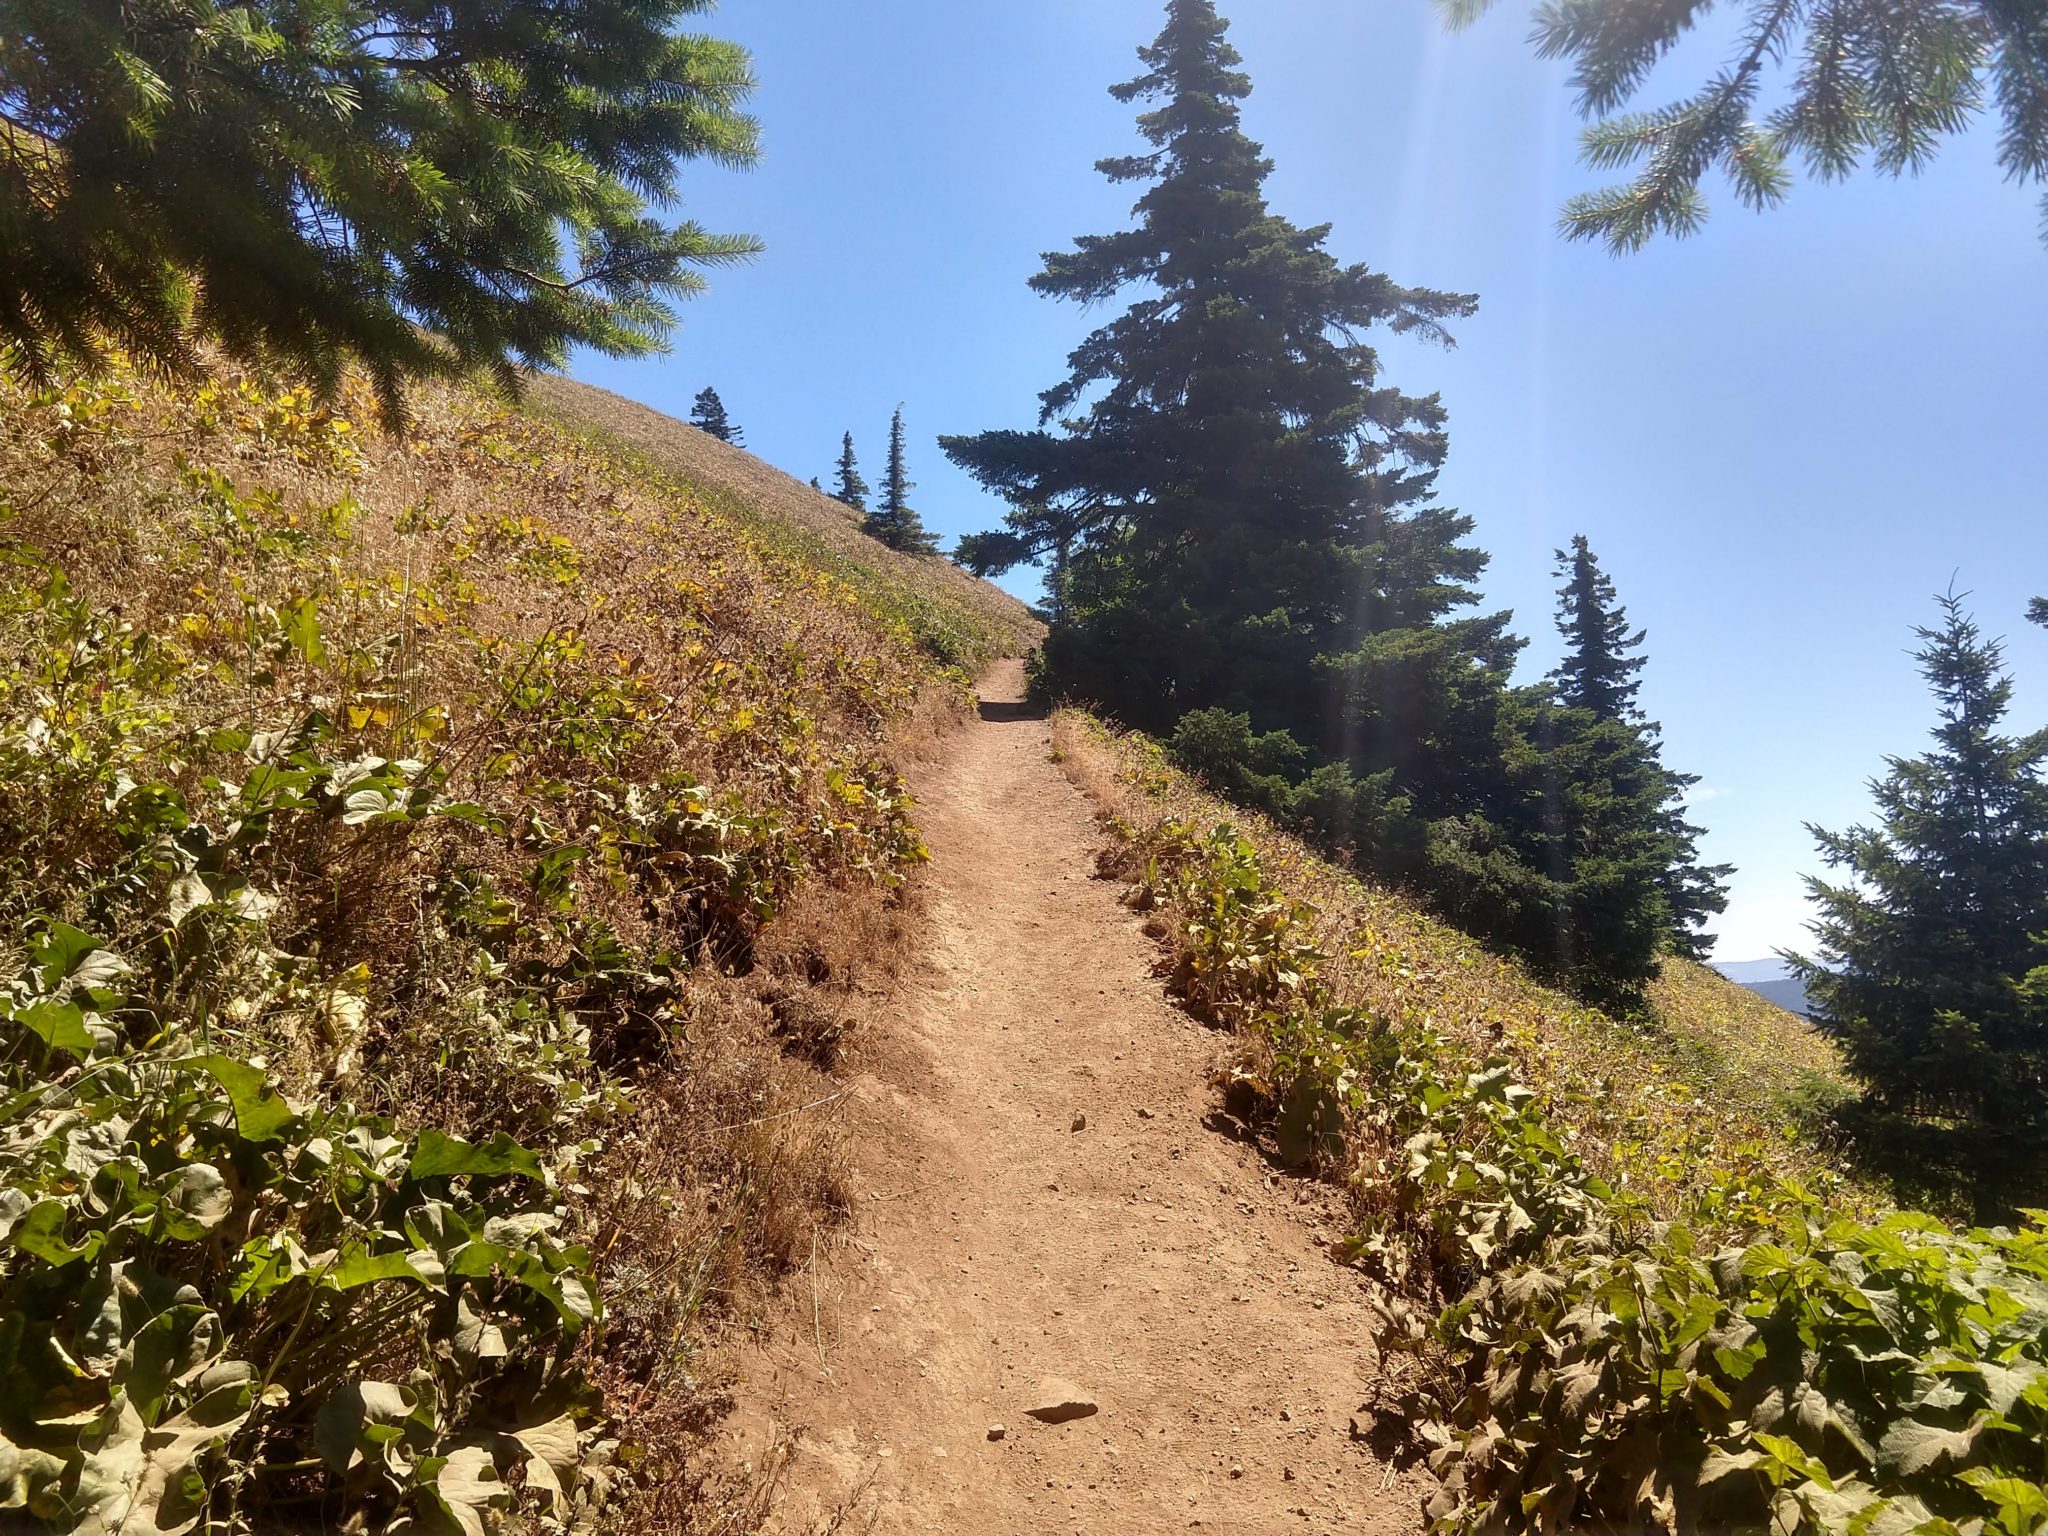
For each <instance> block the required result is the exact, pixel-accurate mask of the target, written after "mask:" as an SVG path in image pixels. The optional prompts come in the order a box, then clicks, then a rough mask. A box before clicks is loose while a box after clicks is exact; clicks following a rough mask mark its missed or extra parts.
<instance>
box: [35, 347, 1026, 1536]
mask: <svg viewBox="0 0 2048 1536" xmlns="http://www.w3.org/2000/svg"><path fill="white" fill-rule="evenodd" d="M117 362H118V360H117ZM545 393H546V398H547V399H548V401H549V402H550V403H551V404H553V405H555V406H558V407H560V410H559V411H558V414H560V415H564V416H566V415H568V414H570V413H571V412H570V408H571V407H574V408H576V409H578V410H581V411H582V412H583V413H584V414H583V417H582V421H583V422H584V423H585V424H584V425H581V426H579V427H577V428H575V429H569V428H565V427H563V426H556V425H548V424H545V423H543V422H542V421H540V420H537V419H535V418H534V417H532V416H527V415H520V414H516V413H511V412H508V411H506V410H504V409H503V408H501V407H499V406H497V405H495V404H492V403H490V402H488V401H485V400H483V399H480V398H476V397H473V396H470V395H467V394H463V393H459V392H452V391H449V392H440V393H431V394H428V395H426V396H424V397H423V398H422V399H421V400H420V401H419V410H418V421H417V425H416V429H415V430H414V431H413V432H412V433H411V435H409V436H408V437H407V438H406V439H405V440H404V441H394V440H390V439H385V438H381V437H378V436H376V435H374V434H371V433H367V432H365V431H364V430H362V429H360V428H357V427H356V426H354V425H352V423H353V422H355V421H361V420H367V419H369V418H370V416H371V414H372V413H371V410H370V406H371V402H370V401H369V399H368V398H367V396H365V395H361V394H360V393H359V394H357V395H356V396H354V397H352V398H351V399H350V400H349V401H348V403H347V406H346V407H345V414H344V415H339V416H337V415H332V414H329V413H327V412H324V411H319V410H316V409H314V408H313V407H312V406H311V405H310V403H309V402H308V401H307V399H306V398H305V397H303V396H302V395H299V394H296V393H293V392H291V391H288V390H287V391H279V390H276V389H274V388H272V387H270V386H268V385H266V384H265V383H263V382H262V381H260V380H256V379H252V378H247V377H242V376H239V375H236V374H233V373H229V372H222V373H221V374H219V375H218V376H217V377H215V378H213V379H212V380H211V381H210V382H208V383H207V384H206V385H205V387H204V388H200V389H196V390H183V391H179V392H175V393H174V392H170V391H167V390H164V389H160V388H158V387H156V386H155V385H153V384H152V383H151V382H150V381H149V380H147V379H145V378H142V377H140V376H138V375H137V374H135V373H134V372H132V371H129V370H126V369H124V368H122V367H119V366H116V367H115V368H114V369H113V370H112V371H111V372H110V373H108V374H107V375H105V376H103V377H102V378H100V379H99V380H98V381H96V382H92V383H84V382H81V383H77V384H74V385H72V386H71V387H69V388H66V389H62V390H54V391H49V392H45V393H40V394H34V395H28V394H22V393H16V392H9V393H8V394H6V396H5V397H4V399H0V861H4V862H0V1319H4V1322H0V1367H4V1372H5V1376H6V1379H7V1381H8V1383H9V1388H10V1390H9V1392H8V1393H7V1395H6V1400H5V1401H4V1402H0V1510H5V1511H7V1512H8V1513H7V1514H6V1515H4V1516H0V1520H4V1521H6V1522H10V1528H11V1522H14V1521H18V1520H20V1519H22V1518H23V1516H24V1515H26V1516H27V1517H28V1518H30V1519H32V1520H35V1521H38V1522H40V1523H41V1524H42V1525H43V1526H45V1527H47V1528H51V1529H56V1530H67V1529H76V1530H119V1529H148V1530H152V1531H163V1532H179V1531H186V1530H191V1529H194V1528H197V1527H199V1526H201V1525H202V1524H203V1525H205V1527H206V1528H207V1529H209V1530H218V1531H228V1532H238V1531H256V1530H261V1531H271V1530H282V1529H302V1528H304V1529H313V1528H318V1529H334V1528H348V1529H365V1530H383V1529H387V1528H396V1527H398V1526H401V1525H403V1526H405V1528H408V1529H440V1530H455V1531H461V1532H465V1533H477V1532H481V1531H483V1530H484V1529H486V1528H487V1526H491V1525H494V1524H495V1523H497V1522H499V1521H501V1520H502V1519H506V1518H516V1519H517V1520H519V1521H522V1522H525V1523H526V1524H527V1525H528V1526H530V1527H533V1528H551V1529H559V1528H565V1527H572V1526H581V1525H585V1524H589V1523H592V1522H595V1521H597V1520H599V1519H600V1518H602V1519H603V1521H604V1522H605V1523H606V1524H607V1525H609V1526H624V1527H627V1528H631V1527H634V1526H641V1527H655V1526H658V1527H660V1528H662V1529H670V1530H673V1529H687V1528H689V1526H690V1524H691V1522H692V1520H693V1519H694V1518H695V1517H696V1516H697V1515H698V1514H699V1513H700V1512H701V1511H703V1510H705V1509H708V1508H711V1507H713V1505H714V1504H715V1503H717V1501H718V1499H719V1497H720V1496H719V1495H718V1493H717V1490H715V1489H711V1488H707V1487H705V1486H703V1478H704V1476H705V1474H704V1473H702V1472H700V1471H699V1470H698V1469H697V1468H696V1467H695V1465H694V1464H693V1459H692V1446H693V1444H694V1441H693V1439H692V1434H693V1432H694V1431H695V1430H697V1429H698V1428H700V1427H701V1426H702V1425H703V1424H704V1423H706V1422H708V1421H709V1420H710V1419H711V1418H713V1417H715V1415H716V1413H717V1411H718V1409H719V1406H720V1401H721V1399H720V1395H719V1391H718V1389H717V1385H716V1383H715V1381H711V1380H707V1379H704V1377H703V1376H702V1374H701V1365H700V1362H699V1358H698V1355H697V1345H698V1343H699V1341H701V1339H702V1338H703V1337H704V1335H705V1331H706V1329H707V1328H709V1327H713V1326H715V1325H716V1323H717V1320H718V1319H719V1318H720V1317H722V1316H732V1315H736V1314H739V1313H743V1312H744V1310H745V1309H746V1308H747V1307H748V1306H749V1305H751V1301H750V1298H751V1297H754V1296H756V1295H757V1294H759V1292H760V1291H761V1289H762V1288H763V1287H764V1286H767V1285H770V1284H772V1283H773V1280H774V1277H775V1276H776V1274H777V1273H778V1272H779V1271H781V1270H783V1269H786V1268H788V1267H789V1266H791V1265H793V1264H796V1263H798V1262H800V1260H801V1259H802V1258H803V1257H804V1256H806V1255H808V1254H809V1253H810V1252H811V1251H812V1250H813V1246H814V1243H815V1235H814V1234H815V1232H816V1230H817V1225H818V1223H820V1222H824V1221H828V1220H830V1219H831V1218H832V1214H833V1212H834V1210H835V1208H836V1207H837V1206H838V1205H840V1204H841V1203H842V1187H841V1178H842V1175H841V1171H840V1163H839V1154H838V1151H837V1149H836V1147H835V1146H834V1145H833V1143H832V1140H831V1138H830V1136H829V1135H828V1134H827V1133H825V1132H823V1131H821V1130H820V1129H819V1128H818V1125H817V1122H816V1119H815V1117H813V1116H810V1115H808V1114H807V1113H806V1108H807V1106H809V1105H811V1104H813V1103H814V1102H816V1101H817V1100H819V1099H821V1098H827V1097H829V1096H830V1095H831V1094H832V1093H833V1091H834V1089H833V1086H832V1084H831V1081H830V1079H829V1078H827V1077H825V1076H823V1075H822V1074H821V1071H820V1068H821V1067H824V1066H828V1065H829V1064H830V1063H831V1061H832V1060H833V1058H834V1055H835V1052H836V1049H837V1042H838V1039H839V1037H840V1036H841V1034H842V1033H843V1032H844V1031H845V1029H846V1028H847V1026H848V1024H849V1022H850V1021H852V1020H854V1019H857V1017H858V1015H859V1013H860V1011H861V1008H862V1006H863V1004H862V999H863V997H864V996H865V995H866V994H867V992H869V991H871V990H872V988H873V986H874V984H875V983H876V981H877V980H878V979H879V978H885V977H886V975H887V974H888V972H889V970H890V968H891V966H892V965H893V964H894V963H895V960H896V959H897V958H898V957H900V956H901V955H903V954H904V953H906V952H908V951H910V950H911V949H913V948H914V944H915V932H916V923H917V910H916V903H915V900H914V898H912V897H910V896H908V895H907V894H906V893H907V887H906V879H907V877H908V876H909V875H910V874H911V873H912V872H913V871H914V870H915V869H916V867H917V866H918V865H919V863H920V862H921V861H922V860H923V858H924V856H925V853H924V846H923V843H922V841H921V839H920V837H919V834H918V832H917V829H916V827H915V825H914V824H913V821H912V808H911V804H910V800H909V797H908V795H907V793H906V791H905V789H904V786H903V781H902V779H901V777H900V775H899V772H898V766H897V765H898V763H899V761H900V760H901V758H902V757H903V755H904V754H905V753H906V752H907V751H912V750H914V749H915V748H916V747H917V745H918V744H919V743H920V742H921V741H929V740H930V739H931V738H932V737H933V735H934V733H935V732H937V731H938V730H940V729H942V728H943V727H944V726H945V725H946V724H947V722H948V721H949V720H950V719H952V718H954V717H956V716H957V714H958V713H959V712H960V711H961V710H962V709H964V708H965V707H966V705H967V703H968V702H969V698H970V695H969V694H968V691H967V688H966V674H967V671H968V670H969V669H975V668H978V667H980V666H981V665H983V664H984V663H986V662H987V661H988V660H989V659H990V658H992V657H995V656H997V655H1001V654H1006V653H1015V652H1017V651H1018V650H1020V649H1022V648H1023V647H1025V646H1027V645H1028V644H1029V643H1030V642H1031V640H1032V638H1033V636H1034V633H1035V626H1034V625H1033V624H1032V622H1031V620H1030V619H1029V617H1028V615H1027V614H1026V613H1025V612H1024V611H1023V609H1022V608H1021V607H1020V606H1019V605H1018V604H1016V603H1014V602H1013V601H1011V600H1010V599H1008V598H1006V597H1004V596H1002V594H1000V593H998V592H995V591H994V590H993V589H991V588H986V587H982V586H980V585H979V584H975V583H971V582H969V581H968V580H967V579H966V578H964V577H961V576H959V575H958V574H957V573H952V572H948V571H944V570H942V569H940V568H939V567H937V566H933V567H930V568H916V569H913V568H910V567H907V566H906V565H904V564H903V563H902V562H900V560H899V559H898V558H897V557H894V556H891V555H889V554H888V553H887V552H886V551H883V550H880V549H879V548H878V547H869V548H865V549H864V548H862V547H861V546H860V545H859V543H857V542H856V541H855V540H854V539H852V538H847V537H835V536H834V535H833V534H832V533H831V532H829V531H828V530H827V528H826V525H825V524H823V523H822V522H821V521H820V520H819V515H818V511H817V509H816V508H804V507H802V506H800V505H797V504H796V502H797V501H800V500H801V498H797V499H795V500H794V501H793V500H792V499H791V498H788V497H785V496H783V495H781V494H780V492H779V490H777V491H776V493H775V494H761V493H760V487H761V486H762V485H763V484H773V482H772V481H771V480H769V479H767V478H765V477H764V472H762V471H760V470H758V468H751V467H749V462H748V461H745V460H744V457H743V456H740V455H729V456H728V455H723V454H721V455H715V456H713V459H712V461H711V462H709V463H705V464H700V463H699V462H698V461H697V460H695V459H694V458H691V457H690V456H689V455H681V456H668V457H667V458H665V460H664V461H663V462H660V463H656V462H653V461H652V459H651V458H648V457H644V456H640V455H635V454H631V453H622V452H620V451H617V450H615V449H614V448H612V447H608V446H606V445H605V444H604V443H602V442H600V441H598V440H597V438H596V436H595V435H594V434H593V432H592V431H591V430H590V429H589V427H588V425H587V424H588V422H589V421H590V420H591V419H592V418H593V417H602V416H603V415H604V414H605V413H606V412H607V411H610V410H611V409H612V407H611V406H610V404H609V402H607V401H605V400H603V399H601V398H599V397H596V396H593V395H589V394H587V393H584V392H580V391H576V390H573V389H569V388H566V387H563V388H555V389H549V390H547V391H546V392H545ZM806 494H808V493H806ZM843 531H844V530H841V531H840V532H842V533H843ZM736 1496H737V1495H735V1497H736ZM726 1503H727V1504H729V1503H730V1499H727V1500H726ZM721 1518H724V1516H723V1515H722V1516H721Z"/></svg>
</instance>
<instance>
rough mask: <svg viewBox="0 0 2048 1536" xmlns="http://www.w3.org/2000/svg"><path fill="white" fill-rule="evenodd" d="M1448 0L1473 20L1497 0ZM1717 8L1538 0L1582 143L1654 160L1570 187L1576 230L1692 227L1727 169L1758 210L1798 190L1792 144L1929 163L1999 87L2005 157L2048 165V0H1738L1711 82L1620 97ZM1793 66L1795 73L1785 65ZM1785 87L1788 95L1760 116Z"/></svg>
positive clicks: (1623, 158) (1889, 166) (2043, 170)
mask: <svg viewBox="0 0 2048 1536" xmlns="http://www.w3.org/2000/svg"><path fill="white" fill-rule="evenodd" d="M1438 3H1439V7H1440V8H1441V9H1442V10H1443V11H1444V12H1445V13H1446V14H1447V15H1448V16H1450V17H1451V19H1452V20H1453V21H1454V22H1456V23H1458V24H1460V25H1464V24H1468V23H1469V22H1471V21H1473V20H1474V19H1476V18H1477V17H1479V16H1481V15H1483V14H1484V13H1485V12H1486V11H1488V10H1490V9H1491V8H1492V6H1493V3H1494V0H1438ZM1714 9H1715V8H1714V6H1713V5H1712V4H1711V3H1709V4H1706V5H1668V4H1659V5H1645V4H1641V3H1639V0H1575V3H1572V4H1562V5H1545V6H1542V7H1539V8H1538V9H1537V11H1536V13H1535V15H1536V27H1535V33H1534V40H1535V43H1536V48H1537V51H1538V52H1539V53H1540V54H1542V55H1543V56H1544V57H1545V58H1564V59H1570V60H1571V61H1572V64H1573V70H1572V86H1573V88H1574V89H1575V90H1576V91H1577V93H1578V99H1579V106H1580V109H1581V110H1582V111H1584V112H1585V113H1587V114H1588V115H1589V116H1590V115H1597V116H1598V117H1599V120H1598V121H1597V122H1595V123H1593V124H1592V125H1591V126H1589V127H1588V128H1587V129H1586V131H1585V134H1584V136H1583V139H1582V141H1581V148H1582V157H1583V158H1584V160H1585V161H1586V163H1587V164H1588V165H1591V166H1593V167H1594V168H1596V169H1598V170H1604V171H1618V170H1623V169H1626V168H1629V167H1638V166H1639V167H1640V168H1641V169H1640V170H1639V171H1637V173H1636V175H1635V176H1634V179H1632V180H1630V181H1627V182H1624V183H1622V184H1621V185H1619V186H1614V187H1607V188H1602V189H1601V190H1599V191H1596V192H1587V193H1583V194H1581V195H1580V196H1578V197H1575V198H1573V199H1572V200H1571V202H1569V203H1568V204H1566V206H1565V210H1564V216H1563V221H1562V222H1563V227H1564V231H1565V233H1566V234H1568V235H1570V236H1571V237H1572V238H1573V239H1576V240H1595V239H1597V240H1602V241H1605V242H1606V244H1607V246H1608V247H1609V249H1611V250H1614V251H1633V250H1639V249H1641V248H1642V247H1643V246H1644V245H1646V244H1647V243H1648V242H1649V241H1650V240H1651V239H1653V238H1654V237H1655V236H1657V235H1659V234H1671V235H1689V234H1692V233H1694V232H1695V231H1696V230H1698V229H1699V227H1700V226H1701V225H1702V224H1703V223H1704V222H1705V220H1706V216H1707V205H1706V199H1705V198H1704V197H1703V196H1702V195H1701V192H1700V183H1701V182H1702V181H1703V180H1705V179H1706V177H1707V176H1708V174H1709V173H1710V172H1713V171H1715V170H1719V171H1720V172H1721V174H1722V175H1723V176H1725V177H1726V178H1727V179H1728V182H1729V184H1730V185H1731V186H1732V187H1733V188H1734V189H1735V192H1736V195H1737V197H1738V198H1740V200H1741V201H1742V202H1743V203H1744V204H1745V205H1746V206H1748V207H1751V208H1756V209H1763V208H1770V207H1775V206H1776V205H1777V204H1779V203H1781V202H1783V201H1784V199H1785V197H1786V195H1787V194H1788V193H1789V192H1790V190H1791V186H1792V172H1791V164H1792V162H1794V161H1804V162H1805V164H1806V166H1807V168H1808V170H1810V171H1811V172H1812V173H1813V174H1814V175H1816V176H1818V177H1820V178H1821V179H1822V180H1824V181H1833V180H1839V179H1841V178H1844V177H1846V176H1849V175H1851V174H1852V173H1853V172H1855V171H1856V170H1857V169H1858V168H1860V167H1861V166H1862V165H1864V164H1865V163H1866V162H1868V163H1870V164H1873V165H1874V166H1875V167H1876V168H1877V169H1878V170H1879V171H1882V172H1884V173H1885V174H1887V175H1892V176H1897V175H1901V174H1903V173H1905V172H1907V171H1918V170H1920V169H1921V168H1922V167H1923V166H1925V165H1926V164H1927V163H1928V162H1929V161H1931V160H1932V159H1933V157H1934V154H1935V152H1936V150H1937V149H1938V148H1939V147H1940V143H1941V141H1942V139H1944V138H1946V137H1949V136H1950V135H1953V134H1957V133H1960V132H1962V131H1963V130H1964V129H1965V128H1966V127H1967V126H1968V125H1969V124H1970V123H1971V122H1972V121H1973V120H1974V119H1975V118H1976V117H1977V115H1978V114H1979V113H1980V112H1982V111H1983V110H1984V109H1985V107H1986V105H1987V104H1988V103H1995V105H1996V110H1997V114H1998V118H1999V121H2000V129H2001V131H2000V134H1999V145H1998V158H1999V163H2000V164H2001V165H2002V166H2003V167H2004V168H2005V170H2006V172H2007V174H2008V175H2009V176H2010V177H2011V178H2012V179H2013V180H2014V181H2020V182H2026V181H2033V182H2040V181H2043V180H2048V71H2044V62H2048V15H2044V13H2043V12H2042V11H2041V9H2040V8H2039V7H2038V6H2030V5H2011V4H2007V3H2005V0H1962V3H1950V0H1903V3H1900V4H1895V5H1889V6H1887V7H1886V8H1885V9H1884V10H1883V12H1882V13H1881V14H1880V13H1877V12H1873V11H1871V10H1870V9H1869V8H1868V7H1867V6H1866V5H1864V4H1863V3H1862V0H1820V3H1817V4H1812V5H1794V4H1789V3H1786V0H1740V3H1736V4H1730V5H1728V6H1727V7H1726V9H1725V11H1724V12H1723V14H1726V15H1731V17H1732V18H1733V19H1736V20H1737V23H1738V24H1737V25H1736V26H1734V27H1733V28H1731V29H1729V31H1728V34H1727V35H1728V37H1729V40H1730V41H1729V48H1730V52H1729V55H1728V59H1727V63H1726V64H1725V65H1724V66H1723V67H1722V68H1721V69H1720V70H1718V71H1717V72H1716V73H1715V74H1714V75H1713V77H1712V78H1711V79H1710V80H1708V81H1707V83H1706V84H1705V85H1703V86H1701V87H1700V88H1699V89H1698V90H1696V91H1694V92H1692V93H1691V94H1689V95H1686V96H1683V97H1681V98H1679V99H1678V100H1676V101H1673V102H1671V103H1669V104H1668V105H1665V106H1660V107H1653V108H1650V109H1648V110H1646V111H1620V110H1618V109H1620V108H1622V107H1624V106H1625V105H1626V104H1627V103H1628V102H1630V101H1631V100H1633V99H1634V98H1635V97H1636V96H1638V95H1639V94H1640V93H1641V91H1642V90H1643V89H1644V87H1645V86H1647V85H1648V83H1649V81H1650V77H1651V75H1652V74H1653V73H1654V72H1655V71H1656V68H1657V66H1658V65H1659V64H1660V63H1661V62H1662V61H1663V60H1664V59H1666V58H1667V57H1668V56H1669V55H1670V54H1672V53H1673V52H1674V51H1675V50H1677V49H1678V48H1680V47H1681V45H1682V44H1684V42H1685V41H1686V39H1687V37H1688V35H1689V34H1692V33H1694V32H1695V31H1698V30H1700V29H1702V28H1704V27H1705V26H1707V25H1708V24H1709V23H1710V21H1711V20H1713V19H1714V18H1713V12H1714ZM1779 69H1783V70H1785V71H1786V73H1785V74H1784V76H1783V77H1782V78H1781V79H1780V80H1778V81H1776V82H1774V81H1773V78H1772V77H1773V74H1774V72H1775V71H1777V70H1779ZM1772 95H1776V96H1778V97H1779V98H1780V100H1779V103H1778V105H1776V106H1774V107H1772V108H1771V109H1770V110H1769V111H1768V112H1765V113H1764V114H1763V115H1762V116H1761V118H1759V116H1758V115H1757V113H1758V108H1759V105H1760V104H1761V103H1762V102H1763V101H1764V100H1765V99H1766V98H1767V97H1769V96H1772ZM2043 206H2044V208H2048V200H2044V203H2043Z"/></svg>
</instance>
